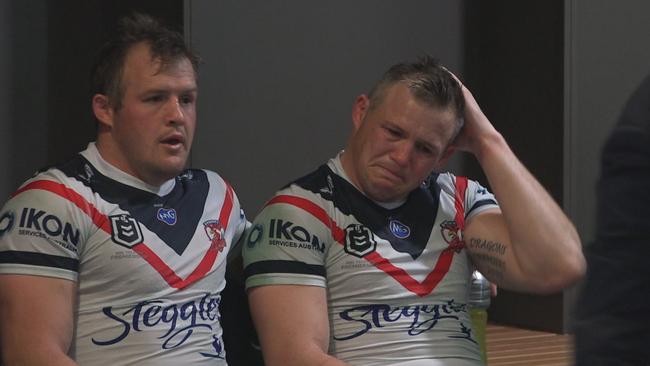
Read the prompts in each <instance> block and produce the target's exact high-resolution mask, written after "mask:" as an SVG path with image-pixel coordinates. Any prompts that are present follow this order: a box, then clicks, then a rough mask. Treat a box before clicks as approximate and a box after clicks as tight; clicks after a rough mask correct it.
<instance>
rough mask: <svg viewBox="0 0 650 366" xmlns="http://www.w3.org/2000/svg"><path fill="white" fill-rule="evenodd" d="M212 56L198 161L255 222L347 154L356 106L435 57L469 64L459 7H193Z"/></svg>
mask: <svg viewBox="0 0 650 366" xmlns="http://www.w3.org/2000/svg"><path fill="white" fill-rule="evenodd" d="M189 7H190V12H191V13H190V14H191V15H190V22H191V24H190V27H189V28H190V29H189V30H190V32H191V40H192V42H193V44H194V46H195V48H196V49H197V50H198V51H199V53H200V54H201V55H202V57H203V59H204V64H203V65H202V66H201V70H200V97H199V127H198V132H197V136H196V139H195V145H194V152H193V155H192V165H193V166H196V167H205V168H210V169H213V170H216V171H218V172H219V173H220V174H222V175H223V176H224V177H225V178H226V179H227V180H229V181H230V182H231V183H232V184H233V185H234V187H235V189H236V191H237V192H238V194H239V196H240V198H241V200H242V201H243V203H244V206H245V209H246V210H247V211H248V213H249V216H252V215H253V214H254V213H255V212H256V211H257V210H258V209H259V208H260V207H261V205H262V204H263V202H264V201H265V200H266V199H268V198H269V196H270V195H271V194H272V193H273V192H274V191H275V190H276V189H278V188H279V187H281V186H282V185H284V184H285V183H287V182H288V181H289V180H292V179H294V178H297V177H299V176H301V175H303V174H305V173H307V172H308V171H309V170H311V169H313V168H315V167H316V165H318V164H320V163H322V162H324V161H325V160H326V159H328V158H329V157H331V156H333V155H334V154H335V153H336V152H337V151H338V150H340V149H341V148H342V147H343V145H344V143H345V139H346V137H347V135H348V132H349V131H350V127H351V120H350V111H351V106H352V102H353V101H354V98H355V97H356V96H357V95H358V94H359V93H362V92H365V91H366V90H367V89H368V88H369V87H370V85H371V83H372V82H373V81H374V80H376V79H377V78H378V77H379V76H380V75H381V73H382V72H383V71H384V69H385V68H387V67H388V66H389V65H391V64H392V63H394V62H397V61H400V60H403V59H408V58H412V57H414V56H415V55H418V54H421V53H424V52H427V53H430V54H432V55H435V56H437V57H439V58H440V59H441V60H442V61H443V62H444V63H445V64H447V65H449V66H450V67H451V68H452V69H454V70H459V69H461V68H462V66H463V65H462V59H463V48H462V39H463V34H462V33H463V32H462V29H463V25H462V2H457V1H390V0H362V1H328V2H316V1H299V0H292V1H273V2H268V1H261V0H257V1H253V0H247V1H242V0H237V1H236V0H225V1H208V0H192V1H190V2H189Z"/></svg>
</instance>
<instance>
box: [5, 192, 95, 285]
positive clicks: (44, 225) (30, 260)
mask: <svg viewBox="0 0 650 366" xmlns="http://www.w3.org/2000/svg"><path fill="white" fill-rule="evenodd" d="M65 192H70V189H69V188H67V187H65V186H63V185H62V184H59V183H57V182H55V181H52V180H47V179H34V180H32V181H29V182H28V183H26V184H25V185H23V187H22V188H21V189H19V190H18V191H17V192H16V193H14V195H13V197H12V198H11V199H10V200H9V201H8V202H7V203H6V204H5V206H4V207H3V208H2V211H1V212H0V273H2V274H26V275H36V276H46V277H55V278H61V279H66V280H71V281H76V280H77V275H78V268H79V252H80V249H81V248H80V247H81V243H82V242H83V241H84V240H85V234H84V232H83V231H84V230H83V227H84V225H85V222H84V218H83V215H81V214H80V210H79V208H78V207H77V206H76V205H75V204H74V203H73V202H72V201H71V200H70V197H69V196H67V195H66V193H65Z"/></svg>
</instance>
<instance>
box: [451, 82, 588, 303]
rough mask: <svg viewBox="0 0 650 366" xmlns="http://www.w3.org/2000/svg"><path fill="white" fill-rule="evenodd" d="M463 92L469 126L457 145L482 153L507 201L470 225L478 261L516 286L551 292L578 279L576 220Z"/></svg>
mask: <svg viewBox="0 0 650 366" xmlns="http://www.w3.org/2000/svg"><path fill="white" fill-rule="evenodd" d="M463 93H464V95H465V101H466V108H465V126H464V128H463V131H462V132H461V135H460V136H459V138H458V139H457V141H456V148H458V149H460V150H464V151H468V152H470V153H472V154H473V155H474V156H476V158H477V160H478V162H479V164H480V165H481V167H482V169H483V171H484V172H485V175H486V176H487V179H488V181H489V183H490V186H491V188H492V190H493V192H494V194H495V196H496V198H497V200H498V201H499V205H500V207H501V210H500V211H499V210H490V211H486V212H483V213H480V214H478V215H477V216H475V217H474V218H472V219H471V220H469V222H468V223H467V225H466V228H465V232H464V239H465V243H466V244H467V248H468V250H469V252H470V255H471V256H472V259H473V261H474V263H475V264H476V265H477V267H478V269H479V270H480V271H482V272H483V273H484V274H485V275H486V276H487V277H488V278H489V279H490V280H491V281H494V282H496V283H497V284H499V285H500V286H503V287H504V288H510V289H513V290H516V291H524V292H535V293H550V292H555V291H558V290H560V289H562V288H564V287H567V286H569V285H571V284H573V283H574V282H576V281H577V280H578V279H579V278H580V277H581V276H582V275H583V274H584V272H585V260H584V257H583V255H582V246H581V243H580V238H579V237H578V234H577V232H576V230H575V228H574V226H573V224H572V223H571V222H570V221H569V219H568V218H567V216H566V215H565V214H564V212H562V209H561V208H560V207H559V206H558V205H557V203H556V202H555V201H554V200H553V198H552V197H551V196H550V195H549V194H548V192H546V190H545V189H544V187H542V185H541V184H540V183H539V182H538V181H537V180H536V179H535V178H534V177H533V175H532V174H531V173H530V172H529V171H528V170H527V169H526V167H525V166H524V165H523V164H522V163H521V162H520V161H519V159H518V158H517V157H516V156H515V154H514V153H513V152H512V150H510V147H509V146H508V144H507V143H506V141H505V139H504V138H503V136H501V134H500V133H499V132H498V131H497V130H496V129H495V128H494V127H493V126H492V124H491V123H490V121H489V120H488V119H487V117H486V116H485V115H484V114H483V112H482V111H481V109H480V107H479V106H478V104H477V103H476V100H475V99H474V97H473V96H472V94H471V93H470V91H469V90H468V89H467V88H465V87H464V86H463ZM490 243H492V244H490ZM497 249H498V250H497Z"/></svg>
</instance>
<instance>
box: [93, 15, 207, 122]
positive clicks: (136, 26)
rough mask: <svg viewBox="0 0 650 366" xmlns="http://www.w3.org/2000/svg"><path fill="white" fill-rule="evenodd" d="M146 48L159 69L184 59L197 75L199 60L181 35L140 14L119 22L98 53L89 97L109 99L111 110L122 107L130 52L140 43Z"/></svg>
mask: <svg viewBox="0 0 650 366" xmlns="http://www.w3.org/2000/svg"><path fill="white" fill-rule="evenodd" d="M143 42H144V43H146V44H147V45H148V46H149V52H150V53H151V58H152V60H159V61H160V68H161V70H164V68H165V67H166V66H167V65H170V64H172V63H175V62H178V61H179V60H182V59H187V60H188V61H190V63H191V64H192V68H193V69H194V73H195V74H196V73H197V71H198V63H199V57H198V56H197V55H195V54H194V53H193V52H192V51H191V50H190V49H189V47H188V46H187V45H186V44H185V40H184V39H183V35H182V34H181V33H179V32H177V31H174V30H172V29H169V28H166V27H164V26H163V25H162V24H161V22H160V21H158V20H157V19H155V18H153V17H151V16H149V15H145V14H140V13H133V14H131V15H128V16H125V17H122V18H120V20H119V21H118V24H117V29H116V31H115V32H114V34H113V36H112V37H111V38H110V39H109V40H108V41H107V42H106V43H104V45H103V46H102V47H101V48H100V49H99V51H98V52H97V54H96V55H95V62H94V64H93V67H92V72H91V92H92V95H95V94H104V95H106V96H108V100H109V102H110V103H111V106H112V107H113V109H115V110H118V109H120V107H121V106H122V97H123V94H124V88H123V85H122V81H123V80H122V74H123V70H124V63H125V62H126V57H127V55H128V53H129V51H130V50H131V48H132V47H133V46H135V45H137V44H140V43H143Z"/></svg>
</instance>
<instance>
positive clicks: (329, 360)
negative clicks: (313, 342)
mask: <svg viewBox="0 0 650 366" xmlns="http://www.w3.org/2000/svg"><path fill="white" fill-rule="evenodd" d="M262 349H263V351H264V346H262ZM264 363H265V364H266V365H267V366H346V365H348V364H347V363H345V362H343V361H341V360H338V359H336V358H334V357H332V356H330V355H328V354H326V353H324V352H323V351H322V350H321V349H320V348H319V347H318V346H313V347H310V346H304V345H303V346H297V347H295V346H294V347H293V349H292V351H291V352H287V350H286V349H284V350H281V351H280V352H279V354H275V355H274V354H272V353H269V352H264Z"/></svg>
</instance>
